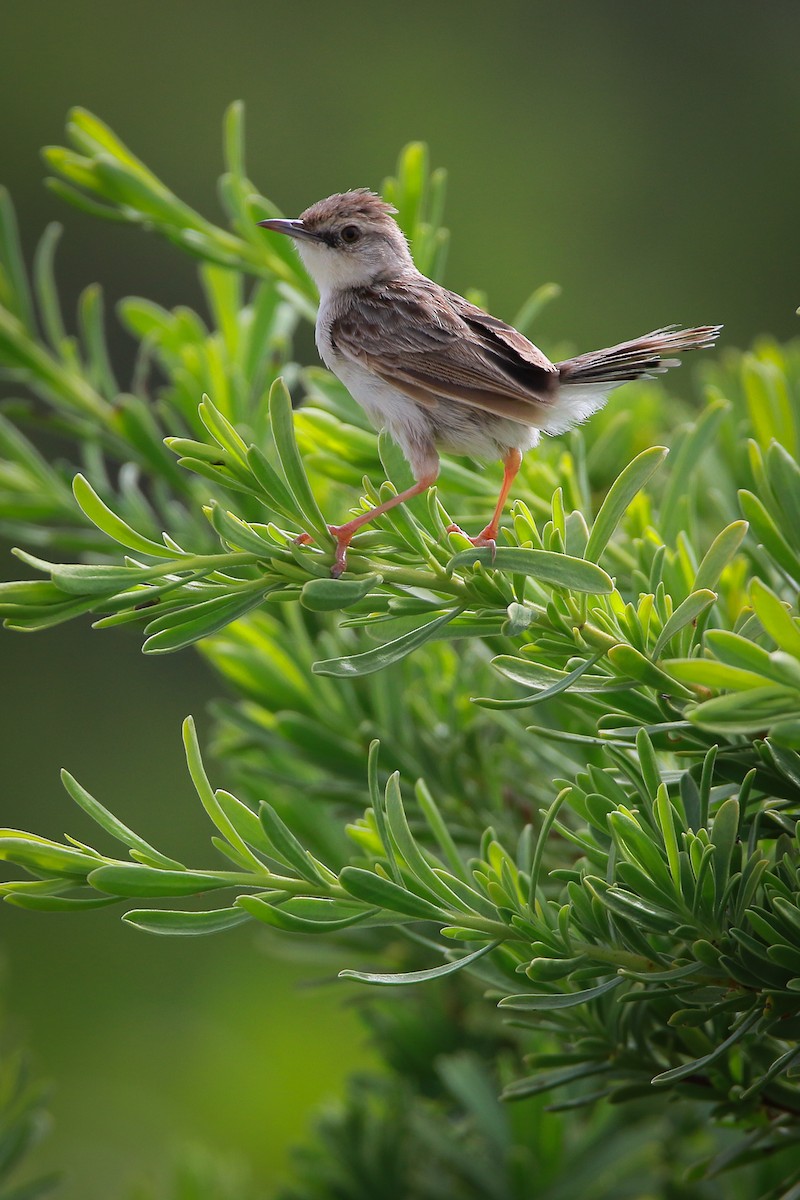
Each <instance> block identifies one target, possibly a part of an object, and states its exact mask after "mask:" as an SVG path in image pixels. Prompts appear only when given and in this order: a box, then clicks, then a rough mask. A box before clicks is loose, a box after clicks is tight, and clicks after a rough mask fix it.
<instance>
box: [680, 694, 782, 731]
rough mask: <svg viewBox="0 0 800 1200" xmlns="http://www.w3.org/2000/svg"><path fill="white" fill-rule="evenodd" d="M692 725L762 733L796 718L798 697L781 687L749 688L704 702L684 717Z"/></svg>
mask: <svg viewBox="0 0 800 1200" xmlns="http://www.w3.org/2000/svg"><path fill="white" fill-rule="evenodd" d="M686 715H687V716H688V718H689V720H690V721H691V722H692V724H694V725H699V726H700V727H701V728H702V729H715V730H720V731H722V732H725V733H755V734H758V733H764V732H765V731H767V730H769V728H770V727H771V725H772V724H773V723H774V722H776V721H782V720H789V719H793V718H795V717H796V715H797V693H796V692H792V691H789V690H788V689H787V688H783V687H760V688H750V689H749V690H748V691H745V692H733V693H731V694H730V695H726V696H714V698H713V699H711V700H705V701H703V703H702V704H698V705H697V706H696V707H695V708H693V709H690V710H689V711H688V712H687V714H686Z"/></svg>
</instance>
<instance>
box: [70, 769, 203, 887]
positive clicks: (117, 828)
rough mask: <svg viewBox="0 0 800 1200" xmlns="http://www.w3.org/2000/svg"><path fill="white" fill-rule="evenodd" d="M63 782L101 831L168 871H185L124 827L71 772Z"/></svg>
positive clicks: (179, 864)
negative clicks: (103, 830)
mask: <svg viewBox="0 0 800 1200" xmlns="http://www.w3.org/2000/svg"><path fill="white" fill-rule="evenodd" d="M61 782H62V783H63V785H64V787H65V788H66V790H67V791H68V792H69V794H70V796H71V797H72V799H73V800H74V801H75V803H76V804H78V805H79V806H80V807H81V808H82V809H83V811H84V812H86V813H88V814H89V816H90V817H91V818H92V820H93V821H96V822H97V824H98V825H99V826H100V827H101V829H105V831H106V833H110V834H111V836H112V837H113V838H116V839H117V841H119V842H122V844H123V845H124V846H127V847H128V849H129V850H136V851H138V853H139V854H141V855H143V856H144V857H146V858H149V859H152V860H153V862H154V863H157V864H159V865H160V866H162V867H166V868H167V869H168V870H175V869H177V870H183V863H179V862H176V861H175V859H174V858H167V856H166V855H165V854H162V853H161V852H160V851H159V850H156V849H155V848H154V847H153V846H151V845H150V843H149V842H146V841H145V840H144V838H141V837H139V835H138V834H137V833H134V832H133V830H132V829H129V828H128V826H127V825H124V824H123V823H122V821H120V820H119V819H118V818H117V817H115V816H114V814H113V813H112V812H109V811H108V809H107V808H105V807H104V806H103V805H102V804H101V803H100V801H99V800H95V798H94V796H92V795H91V793H90V792H87V791H86V788H84V787H82V786H81V784H79V783H78V781H77V779H75V778H74V777H73V776H72V775H70V773H69V771H62V772H61Z"/></svg>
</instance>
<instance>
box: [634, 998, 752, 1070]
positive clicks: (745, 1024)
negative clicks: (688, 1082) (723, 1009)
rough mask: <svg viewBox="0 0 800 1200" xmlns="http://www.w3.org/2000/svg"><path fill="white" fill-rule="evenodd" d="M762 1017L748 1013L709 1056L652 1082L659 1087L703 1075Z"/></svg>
mask: <svg viewBox="0 0 800 1200" xmlns="http://www.w3.org/2000/svg"><path fill="white" fill-rule="evenodd" d="M760 1017H761V1013H760V1012H758V1011H756V1012H751V1013H748V1014H747V1015H746V1016H745V1017H744V1019H743V1020H742V1021H740V1023H739V1024H738V1025H737V1026H736V1028H735V1029H734V1031H733V1033H732V1034H731V1035H730V1036H729V1037H727V1038H726V1039H725V1041H724V1042H721V1043H720V1044H719V1045H718V1046H715V1047H714V1049H713V1050H712V1051H711V1052H710V1053H709V1054H704V1055H703V1056H702V1057H701V1058H695V1059H693V1060H692V1061H691V1062H687V1063H684V1064H683V1065H682V1066H680V1067H673V1068H672V1070H670V1071H662V1072H661V1074H660V1075H654V1076H653V1078H652V1079H651V1080H650V1082H651V1083H652V1084H654V1085H656V1086H658V1085H660V1084H666V1083H677V1082H678V1080H680V1079H686V1078H687V1076H689V1075H697V1074H701V1073H702V1072H704V1070H705V1068H706V1067H708V1066H710V1065H711V1063H713V1062H716V1061H717V1060H718V1059H720V1058H722V1057H723V1055H725V1054H726V1053H727V1052H728V1050H730V1048H731V1046H734V1045H735V1044H736V1043H737V1042H739V1041H741V1039H742V1038H743V1037H744V1036H745V1035H746V1034H747V1033H749V1032H750V1030H751V1029H752V1028H753V1026H754V1025H755V1024H756V1022H757V1021H758V1020H760Z"/></svg>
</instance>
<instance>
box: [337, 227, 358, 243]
mask: <svg viewBox="0 0 800 1200" xmlns="http://www.w3.org/2000/svg"><path fill="white" fill-rule="evenodd" d="M339 236H340V237H341V239H342V241H343V242H346V243H347V245H348V246H352V244H353V242H357V241H358V239H359V238H360V237H361V230H360V229H359V228H358V226H357V225H345V227H344V229H343V230H342V232H341V233H340V235H339Z"/></svg>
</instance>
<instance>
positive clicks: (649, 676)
mask: <svg viewBox="0 0 800 1200" xmlns="http://www.w3.org/2000/svg"><path fill="white" fill-rule="evenodd" d="M608 660H609V662H610V663H612V664H613V666H614V667H615V668H616V669H617V671H619V673H620V675H625V676H627V677H628V678H630V679H638V680H639V682H640V683H643V684H644V685H645V686H646V687H651V688H655V689H656V691H658V692H664V693H665V694H666V695H668V696H683V697H685V698H686V699H688V700H694V698H695V697H694V693H693V692H690V691H689V689H688V688H685V687H684V686H683V685H682V684H680V683H678V682H677V681H676V680H674V679H672V678H671V677H670V676H669V675H667V674H666V672H665V671H662V670H661V668H660V667H657V666H656V664H655V663H653V662H651V661H650V659H649V658H645V656H644V655H643V654H640V653H639V651H638V650H636V649H635V648H634V647H633V646H627V645H624V644H620V645H619V646H612V647H611V649H610V650H609V651H608Z"/></svg>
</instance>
